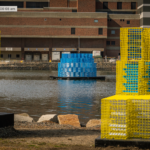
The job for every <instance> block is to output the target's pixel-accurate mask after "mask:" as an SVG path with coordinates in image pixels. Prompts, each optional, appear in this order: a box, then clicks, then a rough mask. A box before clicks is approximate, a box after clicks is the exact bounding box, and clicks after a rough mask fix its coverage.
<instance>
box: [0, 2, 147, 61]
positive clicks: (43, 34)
mask: <svg viewBox="0 0 150 150" xmlns="http://www.w3.org/2000/svg"><path fill="white" fill-rule="evenodd" d="M141 1H142V0H140V3H139V4H138V0H41V1H40V0H11V1H9V0H5V1H4V0H0V6H17V7H18V11H17V12H0V30H1V38H2V39H1V41H2V42H1V47H2V48H1V58H2V59H23V60H27V61H28V60H34V61H39V60H45V61H48V60H51V59H52V60H55V59H59V54H60V57H61V54H62V53H63V52H71V53H77V52H88V53H92V52H93V51H101V54H102V56H105V55H107V56H108V57H117V56H118V54H119V53H120V27H139V26H142V19H140V13H141V9H140V8H142V7H143V3H144V1H145V0H143V1H142V3H141ZM138 5H140V6H141V7H140V8H139V7H138ZM138 8H139V9H138ZM142 10H143V9H142ZM140 20H141V21H140ZM140 22H141V23H140ZM55 55H57V56H55ZM15 57H16V58H15Z"/></svg>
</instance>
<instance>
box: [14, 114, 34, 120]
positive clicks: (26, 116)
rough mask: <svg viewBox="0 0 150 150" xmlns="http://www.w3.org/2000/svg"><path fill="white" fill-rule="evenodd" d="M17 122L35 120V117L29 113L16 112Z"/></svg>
mask: <svg viewBox="0 0 150 150" xmlns="http://www.w3.org/2000/svg"><path fill="white" fill-rule="evenodd" d="M14 121H15V122H33V118H31V117H30V116H29V115H28V114H25V113H22V114H15V115H14Z"/></svg>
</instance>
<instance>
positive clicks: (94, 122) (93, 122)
mask: <svg viewBox="0 0 150 150" xmlns="http://www.w3.org/2000/svg"><path fill="white" fill-rule="evenodd" d="M100 125H101V120H100V119H91V120H89V121H88V122H87V124H86V127H94V126H100Z"/></svg>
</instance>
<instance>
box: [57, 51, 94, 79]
mask: <svg viewBox="0 0 150 150" xmlns="http://www.w3.org/2000/svg"><path fill="white" fill-rule="evenodd" d="M96 74H97V69H96V63H94V58H93V57H92V54H86V53H83V54H82V53H78V54H62V58H61V61H60V63H58V77H96Z"/></svg>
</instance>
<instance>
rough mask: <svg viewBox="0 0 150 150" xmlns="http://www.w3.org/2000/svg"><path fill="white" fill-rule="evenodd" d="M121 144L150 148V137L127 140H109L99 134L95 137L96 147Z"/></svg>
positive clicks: (121, 145) (123, 145)
mask: <svg viewBox="0 0 150 150" xmlns="http://www.w3.org/2000/svg"><path fill="white" fill-rule="evenodd" d="M118 145H119V146H120V147H139V148H144V149H146V148H150V139H127V140H112V139H110V140H108V139H101V137H100V136H99V137H98V138H96V139H95V147H108V146H114V147H116V146H118Z"/></svg>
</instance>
